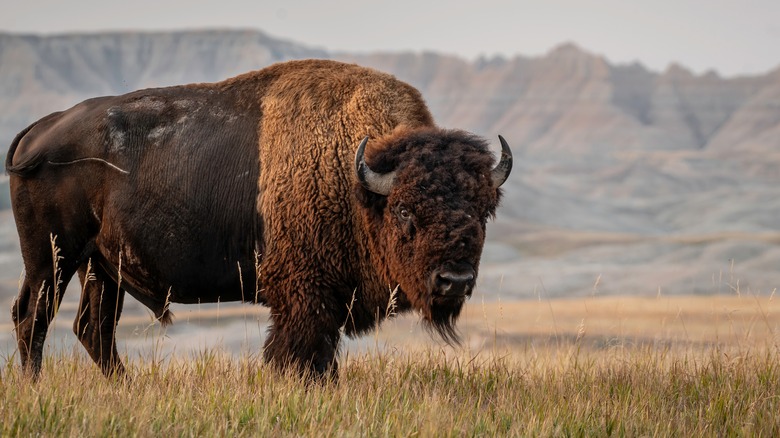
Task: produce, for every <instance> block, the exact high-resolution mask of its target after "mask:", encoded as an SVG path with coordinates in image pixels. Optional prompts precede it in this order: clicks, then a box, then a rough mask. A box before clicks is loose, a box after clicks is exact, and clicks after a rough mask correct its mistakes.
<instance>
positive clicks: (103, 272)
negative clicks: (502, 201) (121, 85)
mask: <svg viewBox="0 0 780 438" xmlns="http://www.w3.org/2000/svg"><path fill="white" fill-rule="evenodd" d="M500 140H501V144H502V150H503V152H502V154H501V158H500V160H499V162H498V163H496V162H495V160H494V158H493V156H492V154H491V153H490V152H489V150H488V146H487V144H486V143H485V141H484V140H482V139H480V138H478V137H476V136H474V135H472V134H469V133H466V132H463V131H453V130H445V129H442V128H439V127H437V126H436V125H435V124H434V121H433V118H432V117H431V114H430V112H429V111H428V109H427V107H426V105H425V103H424V102H423V100H422V98H421V96H420V93H419V92H418V91H417V90H416V89H414V88H413V87H411V86H409V85H407V84H405V83H403V82H401V81H399V80H397V79H395V78H394V77H392V76H390V75H387V74H384V73H380V72H377V71H374V70H371V69H367V68H363V67H359V66H356V65H349V64H343V63H338V62H333V61H318V60H308V61H295V62H287V63H280V64H276V65H273V66H270V67H268V68H265V69H262V70H259V71H255V72H251V73H247V74H243V75H241V76H237V77H235V78H232V79H228V80H226V81H223V82H217V83H212V84H191V85H183V86H174V87H167V88H155V89H147V90H140V91H136V92H132V93H129V94H125V95H123V96H109V97H98V98H94V99H89V100H86V101H84V102H82V103H79V104H78V105H76V106H74V107H73V108H70V109H68V110H65V111H62V112H57V113H53V114H50V115H48V116H46V117H44V118H42V119H40V120H39V121H37V122H35V123H33V124H32V125H31V126H30V127H28V128H27V129H25V130H24V131H22V132H21V133H20V134H19V135H18V136H17V137H16V139H15V140H14V141H13V143H12V144H11V147H10V150H9V151H8V156H7V159H6V169H7V171H8V173H9V174H10V178H11V179H10V187H11V200H12V205H13V212H14V217H15V219H16V225H17V229H18V232H19V238H20V242H21V249H22V256H23V258H24V265H25V271H26V276H25V278H24V282H23V284H22V286H21V290H20V291H19V296H18V298H17V299H16V301H15V303H14V304H13V309H12V311H11V314H12V318H13V321H14V325H15V331H16V337H17V342H18V346H19V352H20V356H21V361H22V366H23V367H24V368H25V369H26V370H27V371H29V372H31V373H32V374H33V375H35V376H37V375H38V374H39V372H40V368H41V360H42V350H43V344H44V340H45V338H46V332H47V329H48V327H49V324H50V323H51V321H52V318H54V315H55V313H56V309H57V307H58V305H59V303H60V301H61V299H62V292H63V291H64V290H65V288H66V286H67V285H68V282H69V281H70V279H71V277H72V276H73V274H74V273H78V275H79V279H80V280H81V283H82V290H83V294H82V296H81V301H80V305H79V309H78V316H77V318H76V321H75V322H74V331H75V333H76V335H77V337H78V339H79V340H80V341H81V343H82V344H83V345H84V347H85V348H86V349H87V351H88V352H89V354H90V356H91V357H92V359H93V360H94V361H95V362H96V363H97V364H98V365H100V367H101V369H102V371H103V373H105V374H106V375H111V374H114V373H123V372H124V367H123V365H122V362H121V360H120V358H119V356H118V354H117V348H116V337H115V336H116V323H117V321H118V320H119V316H120V313H121V311H122V303H123V300H124V294H125V292H127V293H129V294H130V295H132V296H133V297H134V298H136V299H137V300H139V301H140V302H141V303H143V304H144V305H146V306H147V307H148V308H149V309H151V310H152V311H153V312H154V314H155V315H156V317H157V318H158V319H159V320H160V322H161V323H162V324H167V323H169V322H170V321H171V316H170V312H169V311H168V303H170V302H175V303H206V302H216V301H218V300H219V301H223V302H224V301H237V300H241V301H246V302H255V303H261V304H264V305H266V306H268V307H270V309H271V311H272V312H271V315H272V316H271V319H272V321H271V326H270V328H269V332H268V336H267V340H266V342H265V346H264V357H265V359H266V360H267V361H269V362H271V363H273V364H275V365H278V366H281V367H287V366H290V367H294V368H295V369H297V370H299V372H302V373H307V372H311V373H313V374H314V375H323V374H331V373H332V375H335V373H336V372H337V362H336V356H337V352H338V348H339V342H340V337H341V330H343V331H344V333H346V335H348V336H356V335H360V334H362V333H364V332H366V331H368V330H370V329H372V328H373V327H375V326H376V325H377V324H379V323H380V322H381V321H382V319H383V318H385V313H386V312H385V309H386V308H387V307H388V303H389V300H390V299H391V296H392V297H394V299H395V300H396V306H397V310H398V311H409V310H416V311H418V312H419V313H420V314H421V315H422V318H423V319H424V321H425V322H426V323H427V325H428V326H429V327H431V328H432V329H434V330H435V331H436V332H438V333H439V334H441V336H442V337H443V338H444V339H446V340H449V341H453V340H457V334H456V332H455V329H454V324H455V321H456V319H457V317H458V314H459V313H460V310H461V307H462V306H463V303H464V301H465V300H466V298H468V297H469V296H470V295H471V293H472V290H473V287H474V282H475V280H476V278H477V270H478V266H479V259H480V254H481V252H482V246H483V244H484V240H485V224H486V222H487V221H488V219H489V218H491V217H493V216H494V215H495V212H496V207H497V205H498V202H499V198H500V196H501V190H500V189H499V186H501V184H502V183H503V182H504V181H505V180H506V178H507V176H508V175H509V172H510V170H511V167H512V155H511V152H510V149H509V146H508V145H507V144H506V142H505V141H504V139H503V138H500ZM393 291H395V292H393Z"/></svg>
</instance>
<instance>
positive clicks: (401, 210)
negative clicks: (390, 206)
mask: <svg viewBox="0 0 780 438" xmlns="http://www.w3.org/2000/svg"><path fill="white" fill-rule="evenodd" d="M398 217H399V218H401V220H402V221H409V220H410V219H412V213H411V212H410V211H409V209H407V208H406V207H404V206H403V205H402V206H400V207H398Z"/></svg>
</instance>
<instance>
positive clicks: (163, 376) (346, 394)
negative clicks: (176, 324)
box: [0, 294, 780, 436]
mask: <svg viewBox="0 0 780 438" xmlns="http://www.w3.org/2000/svg"><path fill="white" fill-rule="evenodd" d="M221 312H222V313H221V314H220V315H216V314H215V312H214V311H212V312H206V313H205V314H203V315H200V316H199V318H201V319H203V320H208V319H209V318H216V317H219V318H223V319H225V318H231V317H239V318H250V319H256V318H261V319H262V318H263V315H264V313H263V311H258V310H256V308H249V309H244V308H240V309H234V310H223V311H221ZM231 313H235V315H231ZM460 326H461V328H462V331H463V334H464V339H465V342H464V346H463V347H462V348H459V349H455V348H451V347H447V346H444V345H441V344H439V343H436V342H434V341H431V340H430V337H428V336H427V335H425V334H423V333H418V332H419V331H420V328H419V324H418V323H417V322H416V318H400V319H398V320H396V321H391V322H390V323H388V324H385V327H384V328H383V329H382V330H380V331H378V332H377V334H376V335H375V336H374V338H373V339H372V340H371V341H372V342H373V343H374V346H373V347H371V348H368V349H365V348H362V349H357V350H349V351H346V352H344V353H343V354H342V356H341V376H340V379H339V380H338V381H337V382H324V383H311V382H307V381H305V380H302V379H300V378H299V377H297V376H293V375H285V374H281V373H279V372H277V371H275V370H273V369H270V368H268V367H267V366H266V365H265V364H263V363H262V361H261V360H260V359H259V356H258V353H257V352H256V351H255V352H254V353H253V352H250V351H245V352H243V353H241V354H239V355H238V356H235V355H231V354H230V353H229V352H226V351H224V350H222V349H220V348H219V347H214V346H208V347H204V348H202V349H198V350H196V351H193V352H188V353H185V354H178V355H171V356H164V357H162V358H161V356H160V355H157V354H154V353H150V354H149V355H147V356H143V355H142V356H141V357H138V358H134V359H131V360H130V361H129V364H128V374H129V376H130V378H129V379H114V380H108V379H105V378H104V377H103V376H102V374H100V371H99V370H98V368H97V367H96V366H95V365H94V364H92V363H91V361H90V360H89V359H88V358H87V357H86V355H85V354H84V353H83V352H82V351H80V350H78V349H74V350H73V351H67V350H65V351H62V350H60V351H55V352H54V354H49V355H48V356H47V357H46V359H45V362H44V368H43V372H42V375H41V378H40V379H39V380H38V381H35V382H33V381H31V380H30V379H29V378H28V377H26V376H24V375H22V374H21V373H20V370H19V367H18V364H17V362H18V361H16V360H14V358H9V359H10V360H8V361H7V362H8V364H7V365H6V366H5V368H4V369H2V370H1V371H0V402H1V404H0V436H20V435H21V436H30V435H41V436H107V435H109V436H115V435H121V436H163V435H164V436H269V435H272V436H290V435H294V436H300V435H304V436H356V435H359V436H364V435H368V436H464V435H466V436H474V435H479V436H495V435H508V436H529V435H531V436H570V435H575V436H583V435H585V436H611V435H621V436H713V435H715V436H780V414H779V413H780V347H779V345H780V305H778V302H777V300H775V297H774V295H773V294H770V295H768V296H757V295H752V294H748V295H743V294H740V295H736V294H735V295H732V296H713V297H676V298H675V297H651V298H635V297H601V298H599V297H589V298H578V299H568V300H535V301H525V302H512V303H500V302H496V303H489V304H482V303H480V302H472V303H471V304H470V305H469V306H468V307H467V309H466V311H465V314H464V318H463V320H462V321H461V325H460ZM240 335H243V333H242V334H240ZM157 342H165V338H164V335H161V336H160V337H159V338H155V339H151V340H150V343H157ZM155 348H156V347H155V346H150V351H154V349H155Z"/></svg>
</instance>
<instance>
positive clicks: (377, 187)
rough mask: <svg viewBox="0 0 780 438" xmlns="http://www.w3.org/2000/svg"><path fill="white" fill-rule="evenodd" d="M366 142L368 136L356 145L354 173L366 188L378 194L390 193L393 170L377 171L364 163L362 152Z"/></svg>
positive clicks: (385, 194) (393, 175)
mask: <svg viewBox="0 0 780 438" xmlns="http://www.w3.org/2000/svg"><path fill="white" fill-rule="evenodd" d="M366 143H368V137H366V138H364V139H363V141H362V142H360V146H358V149H357V152H356V153H355V173H356V174H357V178H358V181H360V184H362V185H363V187H365V188H366V190H368V191H370V192H374V193H376V194H378V195H382V196H387V195H389V194H390V190H392V189H393V183H394V182H395V171H392V172H387V173H378V172H374V171H373V170H371V168H370V167H368V164H366V160H365V157H364V156H363V154H364V153H365V151H366Z"/></svg>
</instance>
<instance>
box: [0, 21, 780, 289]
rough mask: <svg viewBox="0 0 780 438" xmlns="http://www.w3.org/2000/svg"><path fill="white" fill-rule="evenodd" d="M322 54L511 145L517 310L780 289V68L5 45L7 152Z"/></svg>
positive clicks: (491, 250) (179, 41)
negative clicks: (101, 104) (16, 142)
mask: <svg viewBox="0 0 780 438" xmlns="http://www.w3.org/2000/svg"><path fill="white" fill-rule="evenodd" d="M311 57H316V58H331V59H338V60H343V61H348V62H356V63H359V64H362V65H366V66H372V67H375V68H378V69H380V70H383V71H387V72H389V73H392V74H395V75H396V76H397V77H398V78H400V79H402V80H405V81H407V82H409V83H411V84H412V85H414V86H416V87H417V88H418V89H420V91H421V92H422V93H423V96H424V97H425V99H426V101H427V102H428V104H429V106H430V108H431V110H432V111H433V113H434V115H435V117H436V120H437V122H438V123H439V124H440V125H442V126H444V127H452V128H463V129H467V130H470V131H474V132H476V133H478V134H480V135H484V136H486V137H488V138H490V139H493V140H495V139H496V135H497V134H502V135H504V136H505V137H506V138H507V139H508V140H509V142H510V144H511V145H512V148H513V150H514V151H515V155H516V160H515V161H516V164H515V167H514V170H513V174H512V176H511V177H510V179H509V181H508V182H507V184H506V190H505V194H506V195H505V198H504V202H503V207H502V209H501V211H500V212H499V220H498V223H496V224H494V225H493V226H492V227H491V228H490V235H491V236H490V242H489V244H488V248H487V251H486V255H485V260H486V264H485V268H484V269H483V271H482V272H483V274H482V278H483V281H485V283H484V284H487V285H489V286H490V287H494V286H495V287H496V288H503V290H505V291H507V293H508V294H510V295H514V296H518V295H522V294H531V293H534V292H532V291H535V290H538V289H539V288H538V287H537V286H538V281H540V280H543V281H544V289H545V290H548V291H549V293H550V294H551V295H563V294H577V293H579V294H583V293H590V292H591V289H592V286H593V284H594V280H595V279H596V278H597V277H598V278H600V280H599V288H600V290H605V291H608V292H610V293H632V294H633V293H655V292H656V290H657V289H659V288H661V289H663V290H666V291H670V292H671V293H686V292H688V293H689V292H697V293H708V292H712V291H714V290H715V289H717V291H727V290H729V288H730V287H732V286H733V285H732V284H729V285H728V286H724V285H723V280H722V279H723V278H724V274H723V273H724V272H727V273H728V275H727V276H726V277H728V278H730V279H733V278H742V282H741V283H739V284H740V285H741V287H752V288H754V289H760V290H767V289H768V290H770V291H771V290H772V288H775V287H780V170H778V169H780V68H778V69H775V70H773V71H771V72H769V73H767V74H764V75H756V76H749V77H735V78H723V77H720V76H719V75H718V74H717V73H715V72H709V73H706V74H703V75H695V74H693V73H691V72H690V71H688V70H686V69H685V67H683V66H679V65H673V66H670V67H669V68H668V69H667V70H666V71H664V72H654V71H650V70H648V69H646V68H644V67H643V66H642V65H639V64H632V65H613V64H611V63H610V62H609V61H608V60H606V59H604V58H603V57H600V56H596V55H594V54H592V53H589V52H588V51H586V50H583V49H581V48H579V47H577V46H576V45H573V44H564V45H561V46H559V47H558V48H556V49H554V50H552V51H550V52H549V53H547V54H546V55H544V56H541V57H522V56H518V57H515V58H512V59H504V58H491V59H480V60H476V61H467V60H464V59H461V58H457V57H452V56H446V55H440V54H436V53H370V54H354V53H338V52H331V51H327V50H323V49H315V48H310V47H306V46H302V45H299V44H295V43H293V42H289V41H282V40H279V39H275V38H272V37H270V36H268V35H266V34H264V33H262V32H258V31H193V32H172V33H129V32H123V33H102V34H74V35H60V36H49V37H40V36H32V35H13V34H0V149H5V148H7V145H8V144H9V143H10V142H11V140H12V138H13V137H14V136H15V134H16V133H17V132H19V131H20V130H21V129H23V128H24V127H25V126H27V125H28V124H29V123H31V122H33V121H34V120H36V119H38V118H39V117H42V116H44V115H46V114H48V113H50V112H52V111H56V110H61V109H65V108H68V107H70V106H72V105H73V104H75V103H77V102H79V101H81V100H84V99H86V98H88V97H94V96H97V95H108V94H120V93H125V92H128V91H132V90H136V89H139V88H145V87H156V86H165V85H173V84H182V83H189V82H202V81H216V80H221V79H224V78H227V77H230V76H233V75H236V74H239V73H242V72H245V71H248V70H253V69H259V68H262V67H264V66H267V65H269V64H272V63H275V62H279V61H284V60H289V59H299V58H311ZM778 63H779V64H780V59H778ZM16 276H18V275H16ZM599 276H601V277H599ZM715 278H719V280H718V281H715V280H714V279H715ZM716 283H717V286H715V284H716Z"/></svg>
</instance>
